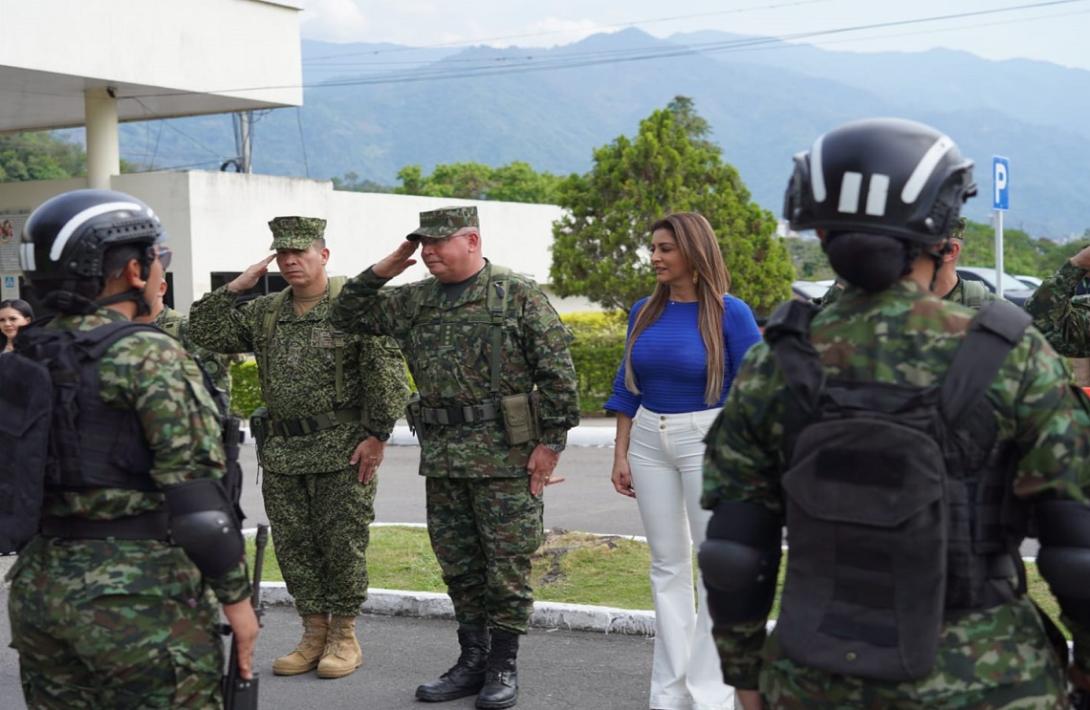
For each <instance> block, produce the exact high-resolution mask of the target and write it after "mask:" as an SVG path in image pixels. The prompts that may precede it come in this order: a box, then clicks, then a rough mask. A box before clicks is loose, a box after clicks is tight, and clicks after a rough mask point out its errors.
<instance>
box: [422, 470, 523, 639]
mask: <svg viewBox="0 0 1090 710" xmlns="http://www.w3.org/2000/svg"><path fill="white" fill-rule="evenodd" d="M427 496H428V535H429V537H430V538H431V545H432V549H433V550H435V556H436V558H437V559H438V560H439V566H440V567H441V568H442V570H443V581H444V582H445V583H446V585H447V592H448V593H449V594H450V599H451V601H452V602H453V603H454V616H455V618H456V619H458V623H459V624H462V625H463V626H469V627H473V628H478V629H484V628H498V629H503V630H505V631H510V632H511V633H516V634H524V633H526V630H527V628H528V627H529V624H530V614H531V613H533V610H534V595H533V589H531V588H530V555H532V554H533V553H534V551H535V550H537V548H538V547H540V546H541V543H542V542H544V529H543V527H542V514H543V511H544V507H545V506H544V505H543V504H542V501H541V498H538V497H536V496H533V495H531V493H530V488H529V486H527V485H526V481H525V480H522V479H516V478H500V479H492V480H488V479H451V478H428V479H427Z"/></svg>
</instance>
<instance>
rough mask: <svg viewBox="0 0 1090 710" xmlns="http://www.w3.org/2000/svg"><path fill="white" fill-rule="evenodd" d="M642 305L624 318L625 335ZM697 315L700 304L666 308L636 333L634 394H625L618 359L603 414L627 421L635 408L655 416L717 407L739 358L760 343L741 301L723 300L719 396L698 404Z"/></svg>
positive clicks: (701, 366)
mask: <svg viewBox="0 0 1090 710" xmlns="http://www.w3.org/2000/svg"><path fill="white" fill-rule="evenodd" d="M646 302H647V299H646V298H644V299H642V300H640V301H637V302H636V305H634V306H633V307H632V310H631V312H630V313H629V315H628V332H629V335H631V333H632V326H633V324H634V323H635V322H636V315H637V314H638V313H639V311H640V309H641V308H643V306H644V304H645V303H646ZM699 310H700V305H699V304H698V303H696V302H692V303H675V302H673V301H670V302H669V303H667V305H666V308H665V310H663V312H662V315H661V316H659V318H658V320H656V321H655V322H654V323H652V324H651V325H650V326H648V327H647V328H646V329H645V330H644V331H643V333H641V334H640V337H639V338H638V339H637V340H636V344H635V345H634V346H633V348H632V369H633V370H635V374H636V385H637V386H638V387H639V389H640V394H632V393H631V392H629V391H628V390H627V389H625V386H624V377H625V366H624V361H623V360H622V361H621V366H620V367H619V368H618V369H617V376H616V377H615V378H614V380H613V396H612V397H610V398H609V401H607V402H606V404H605V408H606V409H607V410H609V411H611V412H619V413H621V414H627V415H628V416H630V417H631V416H634V415H635V414H636V410H637V409H638V408H639V407H640V405H643V407H644V409H648V410H650V411H652V412H655V413H658V414H677V413H679V412H697V411H701V410H704V409H711V408H712V407H720V406H722V405H723V400H724V399H726V397H727V392H728V390H730V384H731V382H733V381H734V376H735V374H737V372H738V367H739V366H740V365H741V364H742V357H743V356H744V355H745V354H746V351H747V350H749V348H750V346H751V345H753V344H754V343H756V342H757V341H758V340H760V339H761V333H760V331H759V330H758V329H757V321H756V320H755V319H754V318H753V312H752V311H751V310H750V309H749V306H748V305H746V302H745V301H743V300H741V299H739V298H735V297H734V296H723V342H724V343H725V345H726V351H725V353H724V358H723V360H724V363H723V364H724V373H723V392H722V394H721V395H720V397H719V401H718V402H717V403H715V404H714V405H711V406H709V405H708V404H707V403H705V402H704V387H705V386H706V385H707V362H706V357H707V351H706V350H705V349H704V341H702V340H701V339H700V326H699V324H698V315H699Z"/></svg>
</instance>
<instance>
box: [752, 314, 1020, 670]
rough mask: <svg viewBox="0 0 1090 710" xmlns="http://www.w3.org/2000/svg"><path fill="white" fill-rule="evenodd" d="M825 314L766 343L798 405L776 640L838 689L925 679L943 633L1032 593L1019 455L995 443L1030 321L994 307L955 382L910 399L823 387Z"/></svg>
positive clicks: (785, 320) (832, 383)
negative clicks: (820, 324)
mask: <svg viewBox="0 0 1090 710" xmlns="http://www.w3.org/2000/svg"><path fill="white" fill-rule="evenodd" d="M816 312H817V309H816V308H814V307H813V306H811V305H809V304H806V303H802V302H799V301H794V302H791V303H789V304H785V305H784V306H782V307H781V308H780V309H779V310H778V311H776V313H775V314H774V315H773V316H772V318H771V319H770V321H769V324H768V326H767V328H766V330H765V338H766V340H767V341H768V342H769V344H770V345H771V348H772V352H773V354H774V357H775V359H776V362H777V364H778V366H779V368H780V370H781V371H782V372H783V374H784V377H785V379H786V382H787V388H788V391H789V393H790V397H791V399H792V402H791V405H790V406H788V407H787V408H786V420H785V421H784V434H785V435H784V454H785V460H786V461H787V462H788V467H787V470H786V472H785V473H784V475H783V477H782V481H781V483H782V487H783V491H784V508H785V511H786V524H787V534H788V545H789V548H790V552H789V554H788V564H787V578H786V583H785V587H784V592H783V599H782V613H781V616H780V618H779V620H778V622H777V627H776V628H777V631H776V633H777V637H778V639H779V642H780V645H781V647H782V648H783V650H784V653H785V654H786V655H787V656H788V657H789V658H791V659H793V660H795V661H796V662H798V663H801V664H804V665H807V666H812V667H815V668H819V669H822V670H825V671H828V672H830V673H840V674H845V675H851V676H858V677H864V678H874V679H879V680H887V681H903V680H914V679H919V678H921V677H923V676H925V675H927V673H928V672H929V671H930V670H931V668H932V666H933V665H934V662H935V657H936V654H937V650H938V641H939V631H940V629H941V626H942V623H943V621H944V619H948V618H951V617H953V616H956V615H959V614H964V613H966V612H968V611H973V610H979V609H986V608H990V607H993V606H996V605H998V604H1002V603H1004V602H1007V601H1010V600H1012V599H1014V598H1016V597H1018V596H1020V595H1021V594H1024V592H1025V571H1024V569H1023V567H1022V563H1021V558H1020V556H1019V553H1018V544H1019V543H1020V542H1021V540H1022V538H1023V537H1024V536H1025V513H1024V510H1023V509H1022V506H1021V504H1020V503H1019V502H1018V501H1017V500H1016V499H1015V498H1014V496H1013V493H1012V492H1011V481H1012V480H1013V476H1014V470H1015V466H1016V465H1017V461H1018V455H1017V452H1015V451H1014V450H1013V448H1008V447H1005V446H1003V445H1001V444H1000V442H998V441H997V431H996V424H995V416H994V413H993V411H992V407H991V405H990V403H989V402H988V400H987V399H986V397H985V393H986V391H987V389H988V387H989V386H990V385H991V383H992V382H993V380H994V379H995V377H996V375H997V374H998V372H999V369H1000V367H1001V366H1002V363H1003V361H1004V359H1005V358H1006V356H1007V354H1008V353H1009V352H1010V351H1011V349H1012V348H1014V347H1015V346H1016V345H1017V344H1018V342H1019V341H1020V339H1021V337H1022V334H1023V333H1024V331H1025V329H1026V327H1027V326H1028V325H1029V324H1030V322H1031V319H1030V317H1029V315H1027V314H1026V313H1025V312H1023V311H1021V310H1020V309H1018V308H1017V307H1015V306H1013V305H1012V304H1009V303H1006V302H996V303H992V304H989V305H987V306H985V307H984V308H983V309H982V310H980V311H979V312H978V314H977V315H976V317H975V318H974V319H973V321H972V323H971V324H970V326H969V329H968V331H967V333H966V335H965V338H964V341H963V342H962V344H961V345H960V346H959V348H958V350H957V352H956V354H955V356H954V359H953V362H952V364H951V366H950V368H949V369H948V370H947V372H946V374H945V376H944V378H943V380H942V381H941V382H940V383H938V384H936V385H934V386H930V387H913V386H904V385H897V384H890V383H875V382H858V381H849V380H838V379H833V378H826V376H825V373H824V371H823V368H822V365H821V362H820V360H819V357H818V354H817V352H816V351H815V350H814V348H813V346H812V345H811V344H810V340H809V327H810V320H811V319H812V317H813V315H814V314H815V313H816Z"/></svg>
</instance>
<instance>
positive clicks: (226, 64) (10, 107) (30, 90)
mask: <svg viewBox="0 0 1090 710" xmlns="http://www.w3.org/2000/svg"><path fill="white" fill-rule="evenodd" d="M104 8H106V9H104ZM298 15H299V7H298V5H296V4H294V3H290V2H278V1H271V0H155V2H148V1H147V0H110V2H109V3H97V2H94V3H92V2H86V0H33V2H28V1H27V0H0V17H2V18H3V20H4V36H5V38H4V41H3V42H0V132H10V131H22V130H41V129H51V128H64V127H71V126H79V125H83V124H84V92H85V91H86V90H88V89H93V88H96V87H109V88H111V89H112V90H113V93H114V94H115V95H116V97H117V98H118V99H119V100H118V104H117V108H118V115H119V118H120V120H122V121H138V120H147V119H157V118H170V117H176V116H192V115H199V114H209V113H224V112H231V111H244V110H249V109H261V108H277V107H283V106H298V105H300V104H301V103H302V86H301V85H302V70H301V61H300V47H299V17H298Z"/></svg>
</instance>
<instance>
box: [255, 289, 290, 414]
mask: <svg viewBox="0 0 1090 710" xmlns="http://www.w3.org/2000/svg"><path fill="white" fill-rule="evenodd" d="M290 294H291V286H288V287H286V288H285V289H284V290H283V291H281V292H280V293H278V294H276V295H275V296H273V297H272V300H270V301H269V305H268V307H267V308H266V309H265V312H264V313H263V314H262V318H261V326H262V327H261V332H262V333H263V334H264V336H265V346H264V347H263V348H261V349H260V352H261V353H268V352H269V346H270V344H271V343H272V339H273V336H274V335H275V334H276V320H277V318H278V317H279V316H280V309H281V308H283V307H284V302H285V301H287V300H288V296H289V295H290ZM258 353H259V350H258V348H257V346H256V345H255V346H254V359H255V360H257V374H258V376H259V377H260V378H261V392H262V395H263V396H266V395H265V393H267V392H268V391H269V367H268V365H269V359H268V356H267V355H265V354H258Z"/></svg>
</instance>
